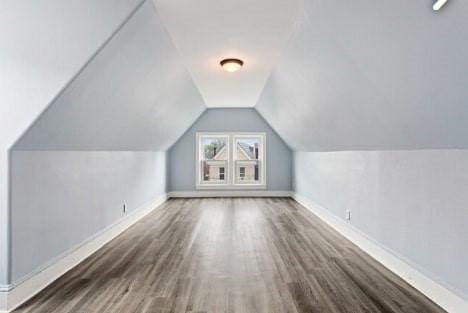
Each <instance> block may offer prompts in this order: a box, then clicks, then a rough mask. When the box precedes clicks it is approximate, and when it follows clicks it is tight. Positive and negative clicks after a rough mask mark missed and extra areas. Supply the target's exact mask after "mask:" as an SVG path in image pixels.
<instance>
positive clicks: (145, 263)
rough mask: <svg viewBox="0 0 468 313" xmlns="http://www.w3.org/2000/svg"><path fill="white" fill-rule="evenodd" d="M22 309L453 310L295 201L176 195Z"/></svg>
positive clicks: (218, 312) (215, 312)
mask: <svg viewBox="0 0 468 313" xmlns="http://www.w3.org/2000/svg"><path fill="white" fill-rule="evenodd" d="M15 312H35V313H38V312H47V313H53V312H80V313H94V312H99V313H111V312H112V313H116V312H125V313H130V312H161V313H162V312H167V313H168V312H193V313H195V312H198V313H201V312H206V313H208V312H210V313H223V312H226V313H227V312H229V313H234V312H239V313H241V312H242V313H275V312H278V313H280V312H281V313H286V312H291V313H292V312H295V313H303V312H311V313H312V312H325V313H334V312H349V313H360V312H368V313H378V312H395V313H397V312H399V313H401V312H408V313H409V312H412V313H432V312H444V311H443V310H441V309H440V308H439V307H438V306H436V305H435V304H433V303H432V302H431V301H429V300H428V299H427V298H426V297H425V296H423V295H422V294H420V293H419V292H417V291H416V290H414V289H413V288H411V287H410V286H409V285H408V284H406V283H405V282H403V281H402V280H401V279H399V278H398V277H396V276H395V275H394V274H392V273H391V272H390V271H388V270H387V269H385V268H384V267H382V266H381V265H380V264H378V263H377V262H375V261H374V260H373V259H371V258H370V257H369V256H368V255H366V254H365V253H363V252H362V251H361V250H359V249H358V248H357V247H356V246H354V245H353V244H351V243H350V242H349V241H347V240H346V239H344V238H343V237H342V236H340V235H339V234H338V233H336V232H335V231H333V230H332V229H331V228H329V227H328V226H327V225H325V224H324V223H323V222H321V221H320V220H319V219H318V218H317V217H315V216H314V215H313V214H311V213H309V212H308V211H307V210H306V209H304V208H303V207H301V206H300V205H299V204H298V203H296V202H295V201H294V200H291V199H288V198H281V199H260V198H243V199H242V198H225V199H178V200H170V201H168V202H167V203H166V204H165V205H163V206H161V207H160V208H158V209H157V210H155V211H154V212H153V213H151V214H150V215H148V216H147V217H145V218H144V219H143V220H142V221H141V222H139V223H138V224H136V225H135V226H133V227H132V228H131V229H129V230H128V231H126V232H125V233H124V234H122V235H121V236H119V237H118V238H116V239H115V240H113V241H112V242H110V243H109V244H107V245H106V246H105V247H104V248H102V249H101V250H99V251H98V252H97V253H95V254H94V255H93V256H91V257H90V258H88V259H87V260H86V261H85V262H83V263H82V264H80V265H79V266H78V267H76V268H75V269H73V270H72V271H70V272H69V273H67V274H66V275H64V276H63V277H61V278H60V279H59V280H57V281H56V282H55V283H53V284H52V285H51V286H49V287H48V288H47V289H45V290H44V291H43V292H41V293H40V294H38V295H37V296H36V297H34V298H33V299H31V300H30V301H29V302H27V303H26V304H25V305H23V306H22V307H21V308H19V309H18V310H17V311H15Z"/></svg>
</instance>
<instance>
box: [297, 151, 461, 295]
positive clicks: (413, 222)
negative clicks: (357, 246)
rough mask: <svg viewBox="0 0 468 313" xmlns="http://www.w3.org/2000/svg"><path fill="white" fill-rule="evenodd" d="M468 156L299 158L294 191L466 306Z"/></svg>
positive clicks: (384, 154) (369, 153) (373, 154)
mask: <svg viewBox="0 0 468 313" xmlns="http://www.w3.org/2000/svg"><path fill="white" fill-rule="evenodd" d="M467 167H468V151H466V150H419V151H354V152H353V151H350V152H322V153H319V152H315V153H314V152H295V153H294V177H295V178H294V180H295V181H294V184H295V191H296V192H297V193H298V194H300V195H302V196H305V197H308V198H309V199H311V200H312V201H313V202H315V203H317V204H318V205H320V206H322V207H323V208H325V209H327V210H329V211H330V212H331V213H333V214H335V215H336V216H338V217H340V218H343V219H344V218H345V210H351V221H350V224H351V225H352V226H354V227H356V228H357V229H359V230H360V231H362V232H363V233H365V234H366V235H368V236H369V237H371V238H373V239H374V240H376V241H377V242H378V243H379V244H381V245H382V246H384V247H385V248H387V249H390V250H391V251H393V252H394V253H396V254H398V255H399V256H402V257H403V258H404V259H406V260H407V261H409V262H410V264H411V265H413V266H415V267H416V268H417V269H419V270H420V271H422V272H423V273H425V274H426V275H427V276H429V277H430V278H432V279H433V280H435V281H438V282H440V283H442V284H443V285H445V286H447V287H448V288H449V289H451V290H453V291H455V292H456V293H458V294H459V295H460V296H462V297H464V298H465V299H468V270H467V267H466V265H467V264H468V249H466V247H467V246H468V210H467V203H468V193H467V190H468V172H467V171H466V168H467Z"/></svg>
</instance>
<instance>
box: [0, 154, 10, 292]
mask: <svg viewBox="0 0 468 313" xmlns="http://www.w3.org/2000/svg"><path fill="white" fill-rule="evenodd" d="M8 171H9V166H8V154H7V152H5V151H3V150H1V149H0V285H8V284H9V283H10V282H9V266H8V265H9V253H10V249H9V239H8V237H9V234H8V233H9V229H10V227H9V210H8V198H9V197H8V191H9V188H8V184H9V181H8V177H9V176H8Z"/></svg>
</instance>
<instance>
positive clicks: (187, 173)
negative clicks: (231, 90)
mask: <svg viewBox="0 0 468 313" xmlns="http://www.w3.org/2000/svg"><path fill="white" fill-rule="evenodd" d="M221 131H226V132H235V131H241V132H249V131H251V132H265V133H266V142H267V156H266V158H267V189H268V190H291V181H292V179H291V171H292V163H291V162H292V154H291V150H290V149H289V147H288V146H287V145H286V144H285V143H284V142H283V140H282V139H281V138H280V137H279V136H278V135H277V134H276V133H275V132H274V131H273V129H272V128H271V127H270V126H269V125H268V123H266V121H265V120H264V119H263V118H262V117H261V116H260V115H259V114H258V112H257V111H256V110H255V109H208V110H206V111H205V113H203V114H202V116H201V117H200V118H199V119H198V120H197V121H196V122H195V123H194V125H192V127H190V129H189V130H187V132H186V133H185V134H184V135H183V136H182V137H181V138H180V139H179V140H178V141H177V142H176V143H175V144H174V146H173V147H172V148H171V149H170V150H169V190H170V191H193V190H195V175H196V174H195V173H196V170H195V159H196V147H195V135H196V133H197V132H221Z"/></svg>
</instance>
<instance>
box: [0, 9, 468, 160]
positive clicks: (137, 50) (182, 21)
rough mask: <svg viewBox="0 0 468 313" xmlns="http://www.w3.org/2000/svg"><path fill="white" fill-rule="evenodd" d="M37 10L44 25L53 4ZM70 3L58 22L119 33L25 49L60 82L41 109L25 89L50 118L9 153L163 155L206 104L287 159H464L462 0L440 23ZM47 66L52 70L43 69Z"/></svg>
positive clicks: (368, 14)
mask: <svg viewBox="0 0 468 313" xmlns="http://www.w3.org/2000/svg"><path fill="white" fill-rule="evenodd" d="M45 2H46V3H47V4H48V5H46V6H45V7H44V8H43V11H47V12H46V13H47V14H55V13H54V10H53V8H54V7H55V6H58V5H63V3H62V4H59V3H61V2H57V1H56V0H47V1H45ZM141 3H142V5H141ZM73 5H75V6H76V8H75V9H73V8H71V10H70V12H73V11H74V10H75V11H77V10H78V9H77V8H78V7H80V9H79V10H78V11H79V13H80V14H81V15H82V16H81V19H83V17H85V16H87V18H88V19H89V20H90V21H98V20H99V19H100V18H103V17H105V16H106V13H105V10H102V11H99V10H98V9H99V7H100V8H104V7H105V8H106V9H107V12H108V13H109V14H110V13H112V16H114V17H116V16H119V17H118V19H117V20H120V22H121V27H119V24H118V23H115V22H114V24H113V25H114V26H113V28H109V25H111V23H107V24H106V23H102V25H101V26H100V25H99V23H94V24H92V25H94V26H93V27H95V28H96V29H97V30H100V29H104V26H106V27H107V28H106V29H108V30H109V29H113V30H114V31H115V34H114V35H113V36H111V37H110V39H109V40H103V38H106V37H105V36H104V35H100V38H101V42H103V44H102V47H101V48H99V45H97V44H96V43H97V42H99V41H98V40H96V39H97V36H96V35H93V34H94V32H93V31H92V30H89V31H88V32H85V33H83V32H82V31H81V29H80V28H79V27H75V26H76V25H78V24H76V23H69V24H67V23H65V22H64V21H61V23H60V26H61V27H63V28H64V30H62V31H61V32H60V33H61V34H62V35H63V36H62V37H60V36H61V35H60V34H58V35H60V36H55V35H57V34H55V33H54V32H52V33H51V36H52V35H53V36H55V37H53V38H54V40H55V41H57V40H58V41H59V42H60V41H63V42H65V41H64V40H63V38H66V37H64V36H77V38H76V42H75V41H73V40H69V41H68V45H66V46H63V45H57V46H51V45H50V44H51V43H53V42H54V41H52V40H51V41H50V42H49V41H47V40H48V39H49V38H47V36H39V37H38V38H39V39H36V40H35V41H34V42H35V44H36V45H37V46H38V47H39V48H38V49H39V51H43V53H46V54H47V53H48V51H49V50H47V49H48V48H49V49H53V50H52V51H57V53H56V54H51V55H50V58H49V59H50V60H49V61H50V62H48V63H47V62H46V63H47V64H50V65H47V64H44V66H43V67H42V68H41V69H40V71H39V70H38V71H31V73H32V74H34V73H36V74H37V73H39V74H40V73H44V74H43V75H44V76H43V77H45V78H46V79H47V80H48V81H52V80H53V79H52V78H54V77H60V78H63V79H61V80H60V81H62V82H66V81H67V80H68V81H69V83H68V84H66V85H63V84H62V85H60V84H58V83H57V84H55V85H52V84H50V86H46V87H48V88H49V89H50V92H49V93H48V94H49V98H47V97H42V98H40V99H34V97H32V96H31V93H30V92H28V89H25V88H23V90H24V91H25V93H24V94H27V95H28V96H30V100H29V101H32V102H34V101H35V102H37V103H39V102H40V101H42V102H43V103H44V106H47V105H48V109H47V110H46V111H45V112H43V114H41V115H40V116H39V117H38V118H37V119H36V121H35V122H34V123H33V125H32V126H31V127H30V128H29V130H28V131H27V132H26V133H25V134H24V135H23V136H22V137H21V139H20V140H19V141H18V142H17V143H16V145H15V149H59V150H60V149H84V150H115V149H119V150H121V149H129V150H166V149H168V147H170V146H171V144H172V143H174V142H175V141H176V140H177V138H178V137H179V136H181V135H182V133H183V132H184V131H185V130H186V129H187V128H188V127H190V125H191V124H192V123H193V121H195V119H196V118H197V117H198V116H199V115H200V114H201V113H202V112H203V110H204V109H205V108H206V107H251V106H255V108H256V109H257V110H258V111H259V112H260V113H261V114H262V115H263V116H264V117H265V119H266V120H267V121H268V122H269V123H270V124H271V125H272V126H273V127H274V128H275V130H276V131H277V132H278V133H279V135H280V136H282V137H283V139H285V141H286V142H287V143H288V144H289V145H290V146H291V147H292V148H294V149H296V150H306V151H332V150H361V149H365V150H387V149H439V148H468V136H466V131H465V129H466V126H465V125H466V122H467V121H468V105H467V104H466V99H467V98H468V97H467V96H468V88H466V86H468V79H467V75H466V73H467V72H468V58H466V57H465V51H466V48H467V45H468V44H467V43H468V32H466V31H465V30H466V29H468V19H466V16H468V3H466V2H464V1H449V3H448V5H447V6H446V7H445V8H444V9H443V10H441V11H439V12H434V11H433V10H432V9H431V5H432V3H431V2H430V1H427V0H416V1H411V2H408V1H406V0H393V1H384V2H381V1H380V2H376V1H371V0H358V1H353V2H344V1H338V0H328V1H302V0H293V1H291V0H289V1H286V0H270V1H266V0H255V1H252V0H250V1H247V0H239V1H214V0H198V1H189V0H170V1H169V0H153V1H150V0H148V1H143V2H137V1H130V0H107V2H106V3H105V4H104V3H101V4H98V3H95V2H92V3H91V2H90V3H89V4H88V5H87V6H83V7H81V6H80V5H79V4H78V3H76V4H73ZM70 6H72V4H70ZM93 6H94V7H95V8H94V9H91V8H92V7H93ZM84 7H86V8H87V9H85V10H84V9H83V8H84ZM20 9H21V8H20ZM112 10H113V11H112ZM119 10H120V11H119ZM132 10H135V12H134V13H131V12H132ZM20 11H21V10H20ZM49 11H51V12H52V13H51V12H49ZM114 11H115V12H114ZM38 12H39V13H37V12H36V13H37V14H42V13H41V10H39V11H38ZM66 12H68V11H66ZM96 12H98V13H96ZM116 12H117V13H119V12H121V13H119V14H120V15H119V14H116ZM123 12H126V14H124V13H123ZM56 14H59V13H58V12H56ZM96 14H97V15H96ZM70 19H71V20H73V18H72V17H70ZM39 20H40V19H39ZM42 20H43V21H46V20H47V19H44V18H43V19H42ZM23 22H24V21H16V23H18V25H20V24H21V23H23ZM75 24H76V25H75ZM18 25H16V26H18ZM38 25H40V23H39V24H38ZM80 25H81V24H80ZM49 26H50V25H49ZM108 33H109V36H110V34H111V33H112V32H111V31H109V32H108ZM103 34H104V33H103ZM87 36H89V38H88V37H87ZM7 39H8V38H7ZM10 39H12V40H13V39H14V38H10ZM12 40H10V42H14V41H12ZM93 40H94V41H95V43H93V44H90V43H91V41H93ZM41 41H43V42H44V43H48V46H45V47H44V46H43V45H41ZM7 42H8V41H7ZM25 42H27V41H25ZM70 44H71V45H72V47H71V48H70V46H69V45H70ZM73 44H74V45H73ZM81 47H83V49H85V52H86V53H84V54H86V55H87V56H88V57H89V60H90V61H89V62H87V63H85V64H83V65H84V66H83V67H82V69H81V70H80V71H79V72H78V74H77V75H71V74H70V73H73V74H74V72H72V71H66V66H67V64H68V63H67V62H66V61H67V58H68V59H69V61H70V63H71V64H74V65H76V64H78V63H77V62H76V60H77V58H76V56H77V55H79V54H80V51H81V50H80V48H81ZM90 47H95V48H94V50H92V49H90ZM21 51H23V52H22V53H23V54H24V55H22V56H21V60H23V62H24V60H28V53H31V55H35V56H37V57H40V56H39V55H38V54H37V53H36V54H34V51H33V50H31V51H27V50H26V49H23V50H21ZM60 52H62V53H60ZM3 53H4V52H3ZM11 55H14V54H11ZM57 56H60V58H62V59H63V60H62V59H60V58H58V57H57ZM7 57H11V56H7ZM225 57H239V58H242V59H244V61H245V66H244V68H243V69H242V70H241V71H240V72H238V73H234V74H231V73H225V72H223V71H222V70H221V68H220V66H219V61H220V60H221V59H222V58H225ZM42 58H43V57H42ZM54 58H55V59H57V60H58V63H57V64H63V66H62V67H54V64H55V63H54ZM30 63H31V64H33V65H34V64H36V63H37V62H35V61H34V59H31V62H30ZM12 64H14V62H13V63H12ZM38 64H42V63H40V62H39V63H38ZM25 68H26V67H25ZM64 69H65V70H64ZM41 75H42V74H41ZM41 75H35V76H34V75H29V76H28V75H24V77H27V78H28V79H29V80H30V81H28V82H27V84H28V86H32V85H34V83H35V82H34V80H36V81H37V85H38V86H43V85H44V84H41V83H42V82H41V79H42V78H43V77H41ZM57 81H59V80H57ZM14 84H16V85H18V87H19V86H20V81H19V80H18V81H13V83H12V82H10V83H8V87H9V90H11V88H14V87H15V86H16V85H14ZM16 90H17V91H18V90H21V88H17V89H16ZM45 90H48V89H45ZM54 92H55V94H58V96H56V97H55V98H53V99H52V98H51V97H50V95H53V94H54ZM10 94H11V92H10ZM5 95H8V92H6V93H3V95H2V97H5ZM17 97H18V99H21V97H22V96H21V95H19V96H17ZM11 99H14V97H10V100H11ZM51 100H52V101H51ZM45 101H48V102H45ZM23 102H24V103H27V101H26V98H25V101H23ZM37 107H38V108H39V107H40V106H37ZM25 108H27V106H25ZM14 109H15V108H14V107H13V106H12V107H11V110H13V111H15V112H16V111H17V110H16V109H15V110H14ZM34 112H36V113H34V114H35V115H36V116H37V115H38V113H39V112H40V111H39V110H36V111H34ZM34 114H32V113H31V114H30V115H31V116H33V115H34ZM30 120H31V119H30ZM7 124H8V122H7ZM10 124H11V123H10Z"/></svg>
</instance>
